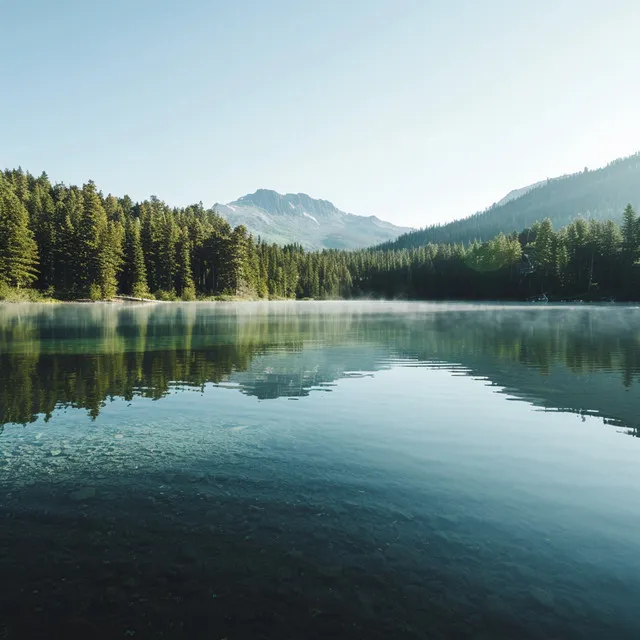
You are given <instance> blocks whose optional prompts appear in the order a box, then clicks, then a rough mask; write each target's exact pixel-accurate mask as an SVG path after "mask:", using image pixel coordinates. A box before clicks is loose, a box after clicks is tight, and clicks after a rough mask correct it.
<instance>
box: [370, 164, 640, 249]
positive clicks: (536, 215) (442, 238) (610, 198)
mask: <svg viewBox="0 0 640 640" xmlns="http://www.w3.org/2000/svg"><path fill="white" fill-rule="evenodd" d="M628 203H631V204H633V205H634V206H635V207H636V208H638V207H640V153H638V154H635V155H633V156H630V157H629V158H623V159H620V160H615V161H614V162H612V163H610V164H609V165H607V166H606V167H603V168H602V169H597V170H595V171H587V170H585V171H582V172H580V173H575V174H572V175H568V176H562V177H560V178H553V179H550V180H546V181H544V182H541V183H536V184H534V185H531V186H529V187H525V188H524V189H517V190H515V191H512V192H511V193H509V194H508V195H507V196H506V197H505V198H503V199H502V200H501V201H500V202H499V203H496V204H495V205H493V206H492V207H490V208H489V209H487V210H486V211H482V212H480V213H476V214H474V215H472V216H470V217H468V218H464V219H462V220H456V221H454V222H450V223H448V224H442V225H434V226H431V227H426V228H425V229H421V230H419V231H413V232H410V233H407V234H405V235H403V236H400V237H399V238H398V239H397V240H396V241H394V242H389V243H386V244H384V245H383V246H382V247H381V248H383V249H400V248H408V247H417V246H421V245H425V244H428V243H430V242H432V243H464V244H467V243H470V242H473V241H474V240H479V241H485V240H490V239H491V238H494V237H495V236H497V235H498V234H499V233H501V232H504V233H510V232H512V231H518V232H519V231H522V229H526V228H527V227H530V226H531V225H532V224H533V223H534V222H537V221H540V220H543V219H544V218H550V219H551V220H552V221H553V224H554V226H555V227H556V228H559V227H564V226H566V225H567V224H569V222H571V220H573V219H575V218H577V217H578V216H583V217H585V218H594V219H596V220H604V219H613V220H616V221H617V222H619V221H620V220H621V219H622V211H623V210H624V208H625V206H626V205H627V204H628Z"/></svg>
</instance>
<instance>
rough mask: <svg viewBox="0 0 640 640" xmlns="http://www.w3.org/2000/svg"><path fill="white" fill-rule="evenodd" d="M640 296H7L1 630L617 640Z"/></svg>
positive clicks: (634, 524)
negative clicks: (276, 299) (457, 300)
mask: <svg viewBox="0 0 640 640" xmlns="http://www.w3.org/2000/svg"><path fill="white" fill-rule="evenodd" d="M639 320H640V309H638V308H633V307H620V306H609V307H598V306H594V307H589V306H585V305H582V306H580V307H568V306H563V307H554V306H551V305H545V306H530V307H517V306H498V305H459V304H458V305H435V304H418V303H416V304H413V303H363V304H351V303H269V304H263V305H260V304H250V303H246V304H241V305H233V304H218V303H214V304H205V303H202V304H184V305H181V304H157V305H149V306H126V305H100V304H97V305H57V306H36V305H30V306H16V305H5V306H0V423H1V424H2V425H3V429H4V430H3V432H2V433H1V434H0V487H1V489H2V492H1V497H0V575H2V577H3V589H2V592H1V594H0V638H2V637H8V638H14V637H15V638H23V637H53V636H54V635H55V634H66V633H76V632H77V633H85V634H88V637H105V638H116V637H136V638H141V637H142V638H146V637H149V638H163V637H166V638H183V637H184V638H187V637H188V638H196V637H197V638H199V637H207V638H220V639H222V638H229V640H231V639H232V638H301V637H305V638H327V637H336V638H427V637H429V638H636V637H639V636H640V614H638V613H637V606H636V599H637V598H636V596H637V593H638V590H639V588H640V506H639V505H640V500H639V499H640V465H639V464H638V463H639V461H640V448H639V447H640V441H639V440H638V439H637V438H636V437H635V436H636V435H637V433H638V428H639V427H640V418H639V416H640V393H639V392H638V385H639V384H640V322H639Z"/></svg>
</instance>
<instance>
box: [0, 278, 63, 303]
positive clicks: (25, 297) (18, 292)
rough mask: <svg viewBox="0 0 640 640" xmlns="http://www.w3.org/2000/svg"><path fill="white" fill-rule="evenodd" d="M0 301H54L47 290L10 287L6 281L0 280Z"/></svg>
mask: <svg viewBox="0 0 640 640" xmlns="http://www.w3.org/2000/svg"><path fill="white" fill-rule="evenodd" d="M0 301H1V302H55V300H53V298H52V297H51V296H50V295H47V292H44V293H41V292H40V291H38V290H37V289H29V288H25V287H23V288H21V289H16V288H15V287H10V286H9V285H8V284H7V283H6V282H0Z"/></svg>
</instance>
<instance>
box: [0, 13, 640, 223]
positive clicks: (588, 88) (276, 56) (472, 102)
mask: <svg viewBox="0 0 640 640" xmlns="http://www.w3.org/2000/svg"><path fill="white" fill-rule="evenodd" d="M639 19H640V6H638V5H637V4H636V3H634V2H631V0H618V1H617V2H613V3H607V2H604V1H602V0H591V1H590V2H582V1H579V0H562V1H559V2H552V1H551V0H541V1H540V2H538V3H535V5H534V4H533V3H531V4H529V3H527V5H526V6H518V7H514V6H512V5H511V4H509V3H506V2H504V1H500V0H490V1H488V2H486V3H483V4H482V6H477V4H476V3H473V2H472V1H471V0H457V1H455V2H441V1H438V2H430V3H425V2H422V1H419V0H402V1H391V0H370V1H367V2H352V3H348V4H347V3H343V2H338V1H337V0H329V1H326V2H322V3H320V2H315V1H310V2H308V3H304V5H301V4H300V3H295V2H293V1H291V0H275V1H274V2H272V3H269V5H268V6H267V5H265V4H263V3H260V2H258V1H257V0H242V1H239V2H234V3H229V2H205V1H204V0H196V1H194V2H192V3H189V4H188V5H179V4H177V3H173V2H170V1H168V0H163V1H158V2H151V0H141V1H139V2H136V3H135V6H131V3H128V2H125V1H124V0H115V1H114V2H111V3H108V4H107V3H103V4H99V5H96V6H93V7H87V6H86V4H85V3H81V2H79V1H78V0H69V1H67V2H65V3H64V4H63V5H62V6H54V5H51V4H50V3H47V2H44V0H27V1H25V2H23V3H20V4H14V5H11V6H9V7H7V8H6V9H5V11H4V15H3V21H2V24H0V51H2V53H4V55H5V58H6V59H8V60H15V61H16V64H11V65H7V69H6V70H5V73H6V74H7V75H8V78H7V80H6V86H7V87H9V88H10V91H9V92H8V93H7V97H6V98H5V100H3V101H2V102H0V121H1V122H2V123H3V145H2V148H0V167H1V168H5V167H6V168H15V167H17V166H22V167H23V168H24V169H25V170H28V171H31V172H32V173H35V174H38V173H40V172H41V171H46V172H47V174H48V175H49V176H50V178H51V179H52V181H54V182H58V181H60V182H65V183H67V184H69V183H83V182H86V181H87V180H89V179H93V180H94V181H95V182H96V184H97V185H98V186H99V187H100V188H101V189H102V190H103V191H104V192H105V193H108V192H111V193H114V194H116V195H124V194H128V195H130V196H131V197H132V198H133V199H134V200H142V199H144V198H147V197H149V196H150V195H152V194H155V195H157V196H158V197H159V198H161V199H162V200H165V201H166V202H167V203H168V204H170V205H175V206H178V205H187V204H190V203H193V202H198V201H202V202H203V203H204V204H205V206H211V205H213V204H214V203H215V202H220V203H226V202H230V201H233V200H235V199H237V198H239V197H241V196H243V195H245V194H248V193H253V192H254V191H256V190H257V189H260V188H266V189H273V190H275V191H278V192H279V193H307V194H309V195H310V196H311V197H314V198H319V199H324V200H329V201H331V202H332V203H333V204H335V205H336V206H337V207H338V208H340V209H342V210H344V211H347V212H350V213H355V214H359V215H376V216H378V217H379V218H382V219H383V220H388V221H389V222H393V223H395V224H398V225H405V226H413V227H423V226H425V225H428V224H432V223H436V222H447V221H449V220H452V219H457V218H462V217H466V216H468V215H471V214H473V213H474V212H476V211H479V210H482V209H484V208H486V207H488V206H490V205H491V204H492V203H493V202H496V201H498V200H500V199H501V198H503V197H504V196H505V195H506V194H507V193H508V192H509V191H511V190H513V189H518V188H522V187H524V186H526V185H529V184H532V183H534V182H537V181H540V180H544V179H545V178H551V177H556V176H559V175H563V174H567V173H574V172H577V171H581V170H582V169H583V168H584V167H585V166H587V167H589V168H590V169H595V168H598V167H601V166H604V165H606V164H607V163H609V162H610V161H612V160H614V159H616V158H619V157H622V156H628V155H631V154H633V153H635V152H637V151H638V150H639V149H640V122H638V121H637V118H636V117H635V105H636V104H637V102H638V98H640V89H639V88H638V87H637V86H636V85H635V84H634V83H633V82H631V80H632V79H633V78H634V77H635V65H636V61H637V59H638V45H637V36H636V33H635V25H636V24H638V22H639Z"/></svg>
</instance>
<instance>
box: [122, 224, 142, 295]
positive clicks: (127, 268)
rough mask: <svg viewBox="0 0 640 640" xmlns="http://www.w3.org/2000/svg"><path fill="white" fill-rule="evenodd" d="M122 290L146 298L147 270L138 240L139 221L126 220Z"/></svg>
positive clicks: (140, 242) (139, 240) (140, 243)
mask: <svg viewBox="0 0 640 640" xmlns="http://www.w3.org/2000/svg"><path fill="white" fill-rule="evenodd" d="M121 283H122V290H123V292H125V293H128V294H130V295H132V296H134V297H136V298H147V297H148V296H149V286H148V284H147V269H146V267H145V264H144V254H143V252H142V241H141V239H140V220H139V219H137V218H127V221H126V226H125V245H124V269H123V271H122V279H121Z"/></svg>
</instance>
